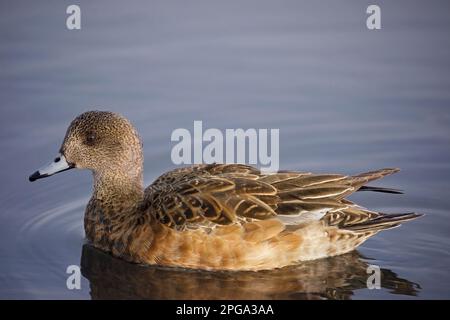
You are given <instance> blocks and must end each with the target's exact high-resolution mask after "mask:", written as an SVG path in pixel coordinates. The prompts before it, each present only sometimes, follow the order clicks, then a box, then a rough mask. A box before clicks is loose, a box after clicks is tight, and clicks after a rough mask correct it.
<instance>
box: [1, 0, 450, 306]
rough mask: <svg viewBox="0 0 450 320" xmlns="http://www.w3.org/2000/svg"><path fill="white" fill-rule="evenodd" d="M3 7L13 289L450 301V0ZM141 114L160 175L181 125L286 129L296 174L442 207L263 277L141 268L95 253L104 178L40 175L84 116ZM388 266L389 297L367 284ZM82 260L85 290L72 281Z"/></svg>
mask: <svg viewBox="0 0 450 320" xmlns="http://www.w3.org/2000/svg"><path fill="white" fill-rule="evenodd" d="M77 3H79V4H80V6H81V9H82V30H80V31H68V30H66V29H65V18H66V14H65V9H66V5H67V4H66V3H65V2H55V1H39V2H31V1H27V2H25V1H14V2H13V1H9V2H5V1H2V2H1V4H0V9H1V10H0V70H1V71H0V102H1V104H0V110H1V117H0V150H2V151H1V153H0V168H1V170H0V181H1V185H0V298H8V299H20V298H29V299H48V298H57V299H60V298H61V299H90V298H226V299H232V298H311V299H321V298H331V299H347V298H351V299H405V298H407V299H409V298H412V299H417V298H419V299H428V298H450V289H449V285H450V273H449V269H450V249H449V243H450V219H449V217H450V212H449V211H450V197H449V190H450V148H449V146H450V37H449V31H450V15H449V14H448V13H449V12H450V10H449V9H450V8H449V7H450V5H449V4H448V2H446V1H395V3H394V2H393V1H378V4H379V5H380V6H381V8H382V27H383V28H382V30H380V31H368V30H367V29H366V27H365V18H366V15H365V9H366V8H367V6H368V5H369V4H370V3H369V2H368V1H356V0H355V1H339V2H338V1H331V0H329V1H320V2H319V1H317V2H314V1H304V2H303V1H296V0H295V1H294V0H293V1H265V0H264V1H260V0H258V1H256V0H255V1H190V2H189V5H188V4H187V3H186V2H185V1H171V2H170V3H169V2H167V1H151V2H150V1H129V2H127V5H125V4H124V2H123V1H96V2H95V5H94V4H92V2H90V1H78V2H77ZM89 109H103V110H112V111H117V112H120V113H122V114H124V115H125V116H126V117H128V118H130V119H131V120H132V121H133V123H134V124H135V125H136V127H137V128H138V130H139V132H140V134H141V136H142V138H143V140H144V148H145V181H146V184H149V183H151V181H152V180H153V179H154V178H156V177H157V176H158V175H159V174H161V173H162V172H163V171H165V170H168V169H171V168H173V167H174V165H173V164H172V162H171V160H170V151H171V147H172V144H171V142H170V135H171V132H172V131H173V130H174V129H176V128H187V129H189V130H191V131H192V128H193V121H194V120H203V124H204V126H205V127H207V128H220V129H225V128H239V127H242V128H279V129H280V162H281V167H282V168H284V169H292V170H310V171H314V172H339V173H348V174H350V173H358V172H362V171H365V170H370V169H375V168H382V167H391V166H396V167H400V168H402V171H401V172H400V173H399V174H397V175H394V176H391V177H388V178H386V179H385V180H383V181H381V182H379V184H378V185H380V186H387V187H395V188H400V189H403V190H404V192H405V194H404V195H387V194H370V193H360V194H357V195H354V196H352V198H351V199H352V200H354V201H357V202H358V203H360V204H362V205H364V206H366V207H368V208H371V209H375V210H380V211H383V212H408V211H416V212H421V213H425V214H426V216H425V217H423V218H421V219H419V220H416V221H414V222H411V223H408V224H405V225H403V226H402V227H401V228H398V229H395V230H392V231H386V232H383V233H380V234H378V235H377V236H375V237H373V238H371V239H370V240H369V241H367V242H366V243H364V244H363V245H362V246H361V247H360V248H359V249H358V250H357V251H355V252H352V253H350V254H347V255H344V256H340V257H336V258H330V259H324V260H320V261H315V262H308V263H304V264H301V265H299V266H295V267H290V268H284V269H281V270H275V271H268V272H261V273H245V272H244V273H207V272H195V271H183V270H178V269H165V268H150V267H141V266H136V265H130V264H127V263H124V262H122V261H119V260H116V259H113V258H111V257H110V256H108V255H105V254H103V253H101V252H98V251H96V250H94V249H92V248H90V247H89V246H86V245H84V231H83V226H82V221H83V213H84V207H85V205H86V203H87V201H88V199H89V196H90V192H91V175H90V173H89V172H84V171H76V170H72V171H70V172H66V173H63V174H59V175H57V176H55V177H52V178H51V179H45V180H42V181H38V182H36V183H33V184H30V183H29V182H28V180H27V177H28V175H29V174H30V173H32V172H33V171H34V170H35V169H37V168H38V167H39V166H40V165H42V164H44V163H46V162H47V161H49V160H51V159H53V157H54V156H55V154H56V152H57V151H58V148H59V146H60V143H61V141H62V139H63V135H64V133H65V129H66V127H67V125H68V124H69V122H70V121H71V120H72V118H74V117H75V116H76V115H78V114H79V113H81V112H83V111H86V110H89ZM369 264H375V265H378V266H380V268H381V270H382V283H381V285H382V289H380V290H368V289H367V288H366V285H365V281H366V278H367V274H366V268H367V266H368V265H369ZM68 265H81V266H82V272H83V279H82V283H81V290H68V289H67V288H66V277H67V274H66V273H65V271H66V268H67V266H68Z"/></svg>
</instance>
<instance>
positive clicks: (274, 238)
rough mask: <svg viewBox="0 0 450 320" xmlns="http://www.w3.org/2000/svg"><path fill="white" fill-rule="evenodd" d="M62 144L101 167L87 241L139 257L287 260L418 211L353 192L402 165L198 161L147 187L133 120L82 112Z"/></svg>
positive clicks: (350, 243) (237, 264) (271, 264)
mask: <svg viewBox="0 0 450 320" xmlns="http://www.w3.org/2000/svg"><path fill="white" fill-rule="evenodd" d="M60 150H61V154H62V155H64V157H65V159H66V160H67V162H68V163H70V164H71V165H72V166H73V167H76V168H80V169H89V170H91V171H92V172H93V176H94V192H93V195H92V198H91V200H90V201H89V203H88V206H87V208H86V213H85V219H84V225H85V232H86V237H87V239H88V240H89V241H90V242H91V243H92V244H93V245H94V246H95V247H97V248H100V249H101V250H104V251H106V252H110V253H111V254H112V255H114V256H116V257H120V258H122V259H124V260H127V261H130V262H134V263H143V264H159V265H165V266H175V267H185V268H196V269H206V270H264V269H273V268H280V267H284V266H288V265H292V264H295V263H297V262H298V261H306V260H314V259H319V258H324V257H329V256H334V255H338V254H343V253H346V252H349V251H351V250H353V249H355V248H356V247H357V246H358V245H360V244H361V243H362V242H364V241H365V240H366V239H367V238H369V237H370V236H372V235H374V234H376V233H377V232H379V231H381V230H384V229H389V228H393V227H395V226H398V225H399V224H400V223H402V222H404V221H409V220H412V219H414V218H416V217H418V215H417V214H414V213H408V214H394V215H387V214H384V213H378V212H372V211H369V210H367V209H364V208H362V207H360V206H358V205H356V204H354V203H353V202H351V201H349V200H347V199H346V197H347V196H348V195H350V194H351V193H353V192H355V191H357V190H358V189H359V188H361V187H363V186H364V185H365V184H366V183H368V182H370V181H373V180H376V179H379V178H382V177H384V176H386V175H389V174H392V173H395V172H397V171H398V169H381V170H377V171H371V172H367V173H362V174H359V175H356V176H345V175H339V174H312V173H309V172H295V171H279V172H277V173H270V174H268V173H264V172H261V171H260V170H258V169H256V168H253V167H251V166H247V165H243V164H199V165H194V166H189V167H185V168H178V169H175V170H172V171H169V172H167V173H165V174H163V175H162V176H160V177H159V178H157V179H156V180H155V181H154V182H153V183H152V184H151V185H150V186H149V187H148V188H146V189H144V188H143V153H142V143H141V140H140V138H139V136H138V134H137V132H136V130H135V129H134V127H133V126H132V125H131V123H130V122H129V121H128V120H126V119H125V118H123V117H122V116H120V115H117V114H115V113H111V112H101V111H90V112H86V113H84V114H82V115H80V116H79V117H77V118H76V119H75V120H74V121H73V122H72V123H71V125H70V127H69V128H68V130H67V133H66V136H65V138H64V141H63V144H62V146H61V149H60ZM365 190H373V191H380V192H383V191H387V190H389V192H391V191H392V190H394V189H385V188H377V187H366V188H365Z"/></svg>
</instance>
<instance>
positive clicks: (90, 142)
mask: <svg viewBox="0 0 450 320" xmlns="http://www.w3.org/2000/svg"><path fill="white" fill-rule="evenodd" d="M96 138H97V137H96V135H95V133H94V132H89V133H88V134H87V135H86V144H87V145H88V146H92V145H93V144H94V143H95V140H96Z"/></svg>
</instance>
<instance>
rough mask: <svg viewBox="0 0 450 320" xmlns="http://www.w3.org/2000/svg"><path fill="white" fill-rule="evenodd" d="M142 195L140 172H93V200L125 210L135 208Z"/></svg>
mask: <svg viewBox="0 0 450 320" xmlns="http://www.w3.org/2000/svg"><path fill="white" fill-rule="evenodd" d="M143 195H144V188H143V176H142V171H139V172H137V173H133V174H131V173H130V172H122V171H116V170H114V171H111V173H109V172H94V192H93V195H92V198H93V199H96V200H99V201H100V202H102V203H105V204H108V206H111V207H113V208H114V207H117V208H121V209H122V210H123V209H126V208H127V207H135V206H136V205H138V203H139V202H140V201H141V200H142V198H143Z"/></svg>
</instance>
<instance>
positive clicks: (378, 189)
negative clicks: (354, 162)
mask: <svg viewBox="0 0 450 320" xmlns="http://www.w3.org/2000/svg"><path fill="white" fill-rule="evenodd" d="M358 191H373V192H382V193H392V194H403V191H402V190H399V189H394V188H382V187H372V186H362V187H361V188H359V189H358Z"/></svg>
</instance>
